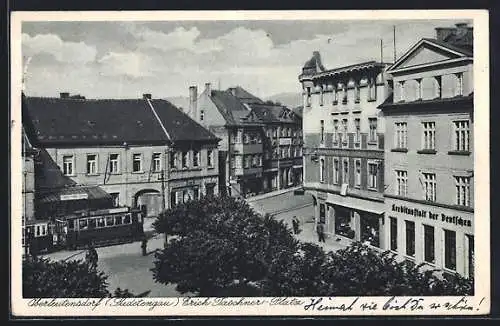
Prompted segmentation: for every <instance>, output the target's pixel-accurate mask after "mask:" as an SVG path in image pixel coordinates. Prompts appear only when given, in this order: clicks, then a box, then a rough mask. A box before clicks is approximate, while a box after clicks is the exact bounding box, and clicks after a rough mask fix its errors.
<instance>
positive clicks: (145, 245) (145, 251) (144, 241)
mask: <svg viewBox="0 0 500 326" xmlns="http://www.w3.org/2000/svg"><path fill="white" fill-rule="evenodd" d="M141 248H142V255H143V256H147V255H148V239H147V238H146V237H144V238H142V242H141Z"/></svg>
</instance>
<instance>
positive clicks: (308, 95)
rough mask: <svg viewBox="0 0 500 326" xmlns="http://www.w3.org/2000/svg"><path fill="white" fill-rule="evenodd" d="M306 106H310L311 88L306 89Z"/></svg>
mask: <svg viewBox="0 0 500 326" xmlns="http://www.w3.org/2000/svg"><path fill="white" fill-rule="evenodd" d="M306 106H311V87H306Z"/></svg>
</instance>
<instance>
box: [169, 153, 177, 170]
mask: <svg viewBox="0 0 500 326" xmlns="http://www.w3.org/2000/svg"><path fill="white" fill-rule="evenodd" d="M170 168H171V169H176V168H177V153H176V152H172V153H170Z"/></svg>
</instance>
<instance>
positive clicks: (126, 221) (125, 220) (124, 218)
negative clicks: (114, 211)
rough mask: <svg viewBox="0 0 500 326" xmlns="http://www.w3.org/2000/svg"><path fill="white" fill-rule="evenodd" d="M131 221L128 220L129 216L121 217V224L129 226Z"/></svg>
mask: <svg viewBox="0 0 500 326" xmlns="http://www.w3.org/2000/svg"><path fill="white" fill-rule="evenodd" d="M130 223H132V220H131V219H130V214H127V215H125V216H124V217H123V224H130Z"/></svg>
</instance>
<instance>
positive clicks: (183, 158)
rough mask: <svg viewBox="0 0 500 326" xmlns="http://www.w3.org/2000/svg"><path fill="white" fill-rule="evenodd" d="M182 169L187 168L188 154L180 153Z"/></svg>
mask: <svg viewBox="0 0 500 326" xmlns="http://www.w3.org/2000/svg"><path fill="white" fill-rule="evenodd" d="M182 167H183V168H187V167H188V152H182Z"/></svg>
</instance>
